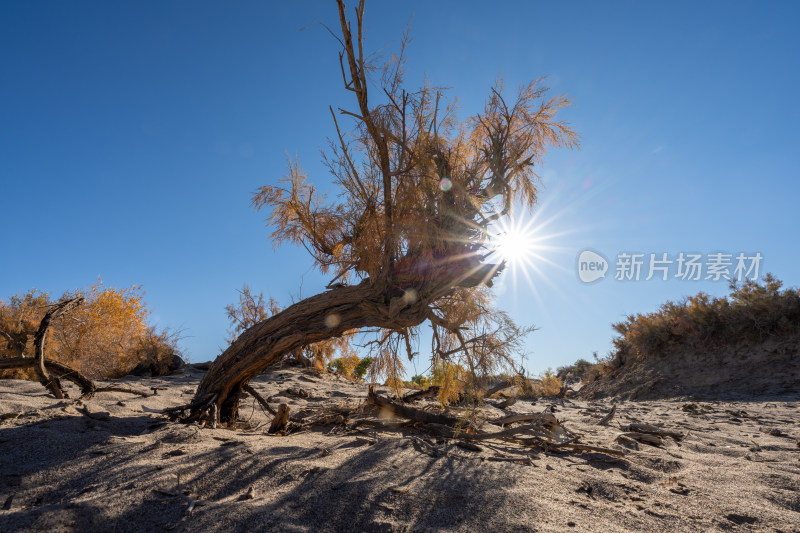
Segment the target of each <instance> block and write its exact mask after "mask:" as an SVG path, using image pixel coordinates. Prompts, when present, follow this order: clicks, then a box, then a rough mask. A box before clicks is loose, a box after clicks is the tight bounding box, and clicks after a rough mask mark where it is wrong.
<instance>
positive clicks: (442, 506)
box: [0, 368, 800, 532]
mask: <svg viewBox="0 0 800 533" xmlns="http://www.w3.org/2000/svg"><path fill="white" fill-rule="evenodd" d="M202 375H203V374H202V372H201V371H198V370H196V369H193V368H186V369H184V370H182V371H181V372H180V373H178V374H176V375H173V376H168V377H163V378H126V379H124V380H121V381H122V382H123V383H124V384H125V385H128V386H131V387H134V388H137V389H139V390H144V391H150V390H151V389H152V388H155V389H156V390H157V395H156V396H152V397H149V398H139V397H134V396H131V395H127V394H120V393H106V394H100V395H98V396H97V397H95V398H93V399H91V400H88V401H86V402H84V403H83V404H81V403H78V402H76V401H73V400H56V399H54V398H52V397H50V396H48V395H47V394H46V392H45V390H44V389H43V388H42V387H41V386H40V385H39V384H38V383H35V382H25V381H16V380H5V381H0V416H5V417H6V418H5V419H3V420H1V421H0V506H1V507H2V509H3V510H0V530H2V531H3V532H10V531H82V532H84V531H104V532H108V531H115V532H123V531H137V532H138V531H164V530H171V531H183V530H190V531H387V532H388V531H470V532H472V531H604V532H605V531H649V532H655V531H692V532H694V531H717V530H720V531H784V532H789V531H800V447H798V438H799V437H800V429H798V421H800V412H798V406H800V398H795V399H793V400H788V401H780V402H778V401H751V402H721V401H702V402H697V401H695V402H693V403H694V404H695V405H694V406H689V407H687V408H686V410H684V408H683V406H684V405H685V404H687V403H689V402H690V400H688V399H672V400H657V401H639V402H636V401H626V402H620V403H618V404H617V412H616V416H615V418H614V419H613V420H612V422H611V424H610V425H609V426H607V427H604V426H598V425H597V424H596V423H597V421H598V420H599V419H600V418H601V417H602V416H603V415H605V414H606V413H607V412H608V411H609V409H610V408H611V405H612V400H607V399H606V400H600V401H594V402H589V401H583V400H577V399H567V400H566V401H565V402H564V405H563V406H562V405H561V403H560V402H559V401H557V400H556V401H546V400H539V401H537V402H531V401H527V400H519V401H518V402H517V403H516V404H514V405H513V406H512V407H511V408H510V409H509V410H508V411H499V410H497V409H494V408H487V409H486V410H487V413H488V414H489V415H491V416H496V415H499V414H502V413H503V412H507V413H511V412H520V413H522V412H540V411H542V410H543V409H544V408H545V407H546V406H548V405H550V404H551V403H554V404H555V409H556V413H555V414H556V416H557V417H558V418H559V420H560V421H562V422H563V424H564V425H565V427H567V428H568V429H570V430H572V431H575V432H577V433H580V434H582V435H583V438H582V440H581V442H583V443H586V444H595V445H601V446H606V447H610V448H615V449H619V450H625V451H626V452H627V455H626V456H625V457H624V458H621V459H619V458H615V457H612V456H609V455H605V454H599V453H586V454H556V453H544V452H541V451H540V452H537V453H534V454H533V458H532V461H531V463H530V464H523V463H517V462H513V463H512V462H494V461H490V460H489V458H490V457H493V456H496V455H497V454H498V453H501V452H503V451H504V447H503V446H502V445H501V444H497V445H496V446H493V447H491V448H490V447H488V446H483V449H482V451H480V452H474V451H469V450H464V449H462V448H459V447H457V446H455V444H454V443H452V442H436V441H435V440H432V441H431V442H432V444H433V446H434V447H436V448H437V449H439V450H440V453H433V452H432V451H431V449H430V447H429V446H422V445H419V444H418V443H415V442H414V441H413V439H411V438H409V437H410V436H413V435H420V434H418V433H415V430H414V429H405V430H400V429H398V428H396V427H391V426H387V427H379V428H376V429H364V430H362V432H361V433H358V432H354V431H347V430H345V429H343V428H342V426H336V425H328V426H321V427H315V428H313V429H310V430H305V431H300V432H297V433H292V434H289V435H286V436H280V435H268V434H266V431H267V427H268V421H269V417H267V416H265V415H264V414H263V413H262V412H261V411H260V409H259V408H258V407H256V406H255V405H254V402H253V399H252V398H248V399H246V400H245V401H244V403H243V407H242V412H241V416H242V417H243V418H244V419H246V420H249V423H250V424H251V425H252V427H251V429H248V430H242V429H239V430H227V429H213V430H212V429H207V428H199V427H198V426H197V425H183V424H177V423H173V422H169V421H167V420H166V418H165V417H164V416H163V415H162V414H160V413H159V412H158V411H159V410H161V409H163V408H165V407H168V406H175V405H179V404H182V403H186V402H187V401H188V400H190V399H191V397H192V393H193V392H194V389H195V387H196V386H197V383H198V382H199V380H200V379H201V378H202ZM253 385H254V387H255V389H256V390H258V391H259V392H261V393H263V395H264V396H265V397H267V396H273V397H274V399H275V401H277V402H285V403H287V404H289V405H290V407H291V409H292V412H294V413H298V412H300V411H301V410H302V409H314V410H315V411H319V410H321V409H324V408H325V407H330V406H345V405H356V404H358V403H359V402H363V401H364V399H365V398H366V394H367V390H366V386H365V385H363V384H358V383H353V382H350V381H347V380H344V379H342V378H337V377H335V376H331V375H315V374H313V373H308V372H307V371H301V370H297V369H289V368H284V369H280V370H276V371H274V372H272V373H270V374H268V375H264V376H261V377H259V378H258V379H257V380H255V381H254V382H253ZM289 388H301V389H303V390H305V391H307V392H308V393H309V397H308V398H298V397H295V396H292V395H291V394H288V393H286V392H283V391H286V389H289ZM385 390H386V389H384V391H385ZM73 392H76V391H74V390H73ZM19 413H21V414H20V416H18V417H16V418H14V417H13V416H11V417H8V416H9V414H14V415H15V414H19ZM630 422H646V423H650V424H657V425H662V426H663V427H664V428H667V429H671V430H677V431H681V432H684V433H687V436H686V437H685V439H684V440H682V441H679V442H675V441H672V440H670V439H667V440H666V442H665V445H664V447H661V448H659V447H653V446H648V445H644V444H638V449H633V448H630V449H629V448H627V447H623V446H622V445H620V444H619V443H617V442H616V441H615V439H616V437H617V436H618V435H619V434H621V433H623V431H622V430H621V429H620V425H621V424H622V425H624V424H628V423H630ZM634 448H635V447H634ZM504 453H506V454H510V453H512V452H511V451H510V450H508V449H505V451H504ZM178 476H180V482H181V487H180V488H181V489H182V491H181V492H184V493H185V494H186V495H187V496H186V498H180V497H176V496H170V495H169V494H168V493H170V492H172V493H177V491H178V490H179V489H177V488H176V484H177V480H178ZM159 490H160V491H165V492H166V494H165V492H159ZM191 502H196V503H197V505H196V506H195V507H194V509H193V510H192V511H191V512H187V510H188V508H189V506H190V503H191Z"/></svg>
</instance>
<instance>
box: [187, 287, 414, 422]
mask: <svg viewBox="0 0 800 533" xmlns="http://www.w3.org/2000/svg"><path fill="white" fill-rule="evenodd" d="M385 295H386V291H385V290H384V289H383V288H382V287H380V286H378V285H376V284H372V283H370V281H369V280H367V281H364V282H362V283H361V284H359V285H354V286H345V287H338V288H335V289H332V290H330V291H327V292H324V293H321V294H318V295H316V296H312V297H310V298H307V299H305V300H302V301H300V302H298V303H296V304H294V305H292V306H290V307H288V308H286V309H285V310H283V311H281V312H280V313H278V314H276V315H274V316H272V317H270V318H268V319H266V320H264V321H262V322H260V323H258V324H256V325H255V326H253V327H251V328H250V329H248V330H247V331H245V332H244V333H243V334H242V335H241V336H240V337H239V338H238V339H236V341H235V342H234V343H233V344H231V346H230V347H229V348H228V349H227V350H225V351H224V352H223V353H222V354H221V355H220V356H219V357H217V359H216V360H215V361H214V363H213V364H212V365H211V368H210V369H209V370H208V372H207V373H206V375H205V377H204V378H203V380H202V381H201V383H200V386H199V387H198V389H197V393H196V394H195V397H194V399H193V401H192V403H191V404H190V406H189V410H190V413H189V415H188V417H187V418H186V419H185V420H187V421H189V420H197V419H201V418H203V417H205V416H207V414H211V415H212V416H213V417H214V418H215V419H216V418H218V419H219V421H220V422H231V421H234V420H235V419H236V414H237V410H238V401H239V393H240V392H241V390H242V387H243V386H244V385H246V384H247V382H248V381H250V380H251V379H252V378H254V377H255V376H256V375H258V374H259V373H261V372H263V371H264V370H265V369H267V368H268V367H270V366H271V365H274V364H275V363H277V362H278V361H280V359H281V358H282V357H283V356H284V355H285V354H287V353H289V352H291V351H293V350H295V349H297V348H300V347H302V346H306V345H308V344H312V343H315V342H319V341H322V340H325V339H329V338H332V337H340V336H342V335H343V334H345V333H347V332H348V331H351V330H354V329H357V328H366V327H383V328H392V329H400V328H405V327H412V326H417V325H419V324H421V323H422V322H423V321H424V320H425V319H426V318H427V316H428V302H426V301H424V300H423V299H419V300H417V301H415V302H410V301H408V300H409V299H408V298H405V299H404V298H403V296H402V294H401V295H398V296H395V297H394V298H391V299H389V303H388V304H387V303H386V300H387V298H386V297H385Z"/></svg>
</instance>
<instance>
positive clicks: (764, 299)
mask: <svg viewBox="0 0 800 533" xmlns="http://www.w3.org/2000/svg"><path fill="white" fill-rule="evenodd" d="M782 285H783V283H782V282H781V281H779V280H777V279H776V278H775V277H774V276H772V274H767V275H766V276H764V279H763V280H762V281H761V282H760V283H759V282H758V281H753V280H747V281H745V282H744V283H741V284H737V283H736V281H735V280H734V281H733V282H732V283H731V284H730V290H731V293H730V294H729V295H728V296H724V297H721V298H717V297H712V296H709V295H708V294H705V293H702V292H701V293H699V294H697V295H696V296H690V297H689V298H686V299H685V300H683V301H681V302H677V303H676V302H667V303H665V304H664V305H662V306H661V307H660V308H659V310H658V311H655V312H653V313H649V314H644V315H642V314H639V315H630V316H628V317H627V319H626V320H625V321H624V322H620V323H617V324H614V329H615V330H616V331H617V332H618V333H619V334H620V336H619V337H617V338H616V339H614V347H615V353H614V361H613V362H614V364H615V365H616V366H619V365H622V364H624V363H625V361H626V360H627V359H629V358H643V357H650V356H653V355H663V354H665V353H667V352H669V351H672V350H673V349H675V348H680V347H689V348H693V349H702V350H713V349H717V348H720V347H724V346H728V345H731V344H735V345H741V344H743V343H746V344H755V343H759V342H763V341H764V340H766V339H768V338H769V337H772V336H776V335H787V334H793V333H797V332H799V331H800V290H798V289H785V290H781V286H782Z"/></svg>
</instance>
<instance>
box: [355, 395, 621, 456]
mask: <svg viewBox="0 0 800 533" xmlns="http://www.w3.org/2000/svg"><path fill="white" fill-rule="evenodd" d="M368 401H369V402H370V403H372V404H373V405H376V406H378V407H380V408H381V409H388V410H389V411H390V412H391V413H392V414H394V415H396V416H398V417H402V418H407V419H409V420H413V421H415V422H417V423H418V425H419V426H420V427H421V428H422V429H425V430H427V431H429V432H431V433H433V434H435V435H439V436H442V437H446V438H449V439H457V440H460V441H466V442H469V443H475V442H483V441H489V440H502V441H505V442H510V443H515V444H521V445H523V446H532V447H538V448H541V449H543V450H546V451H554V452H555V451H559V450H561V449H565V450H572V451H578V452H584V451H587V452H598V453H604V454H607V455H614V456H618V457H622V456H624V455H625V453H624V452H622V451H619V450H613V449H610V448H604V447H600V446H590V445H585V444H578V443H577V440H578V438H579V437H578V436H577V435H572V434H570V433H569V432H568V431H566V430H565V429H564V428H563V426H561V424H560V423H559V422H558V419H556V417H555V415H554V414H553V413H552V412H551V411H550V410H549V409H545V411H544V412H542V413H536V414H524V415H522V414H520V415H510V416H507V417H503V418H500V419H496V420H493V421H492V422H493V423H495V424H497V423H502V424H500V425H504V424H511V423H514V422H520V421H526V422H530V423H528V424H524V425H521V426H516V427H508V428H504V429H502V430H500V431H495V432H482V431H478V430H476V429H474V428H471V427H468V426H467V425H466V424H465V420H464V419H462V418H457V417H453V416H450V415H445V414H437V413H430V412H428V411H423V410H422V409H416V408H414V407H410V406H407V405H404V404H402V403H400V402H396V401H393V400H390V399H388V398H384V397H382V396H380V395H378V394H376V393H375V391H374V389H373V388H372V387H370V391H369V396H368ZM564 437H567V439H566V440H563V439H564ZM417 440H420V439H417ZM422 442H424V441H422ZM425 444H426V445H428V446H431V445H429V444H428V443H425ZM469 449H473V450H474V448H469ZM478 449H480V448H478ZM437 450H438V449H437ZM475 451H477V450H475ZM437 453H438V452H437Z"/></svg>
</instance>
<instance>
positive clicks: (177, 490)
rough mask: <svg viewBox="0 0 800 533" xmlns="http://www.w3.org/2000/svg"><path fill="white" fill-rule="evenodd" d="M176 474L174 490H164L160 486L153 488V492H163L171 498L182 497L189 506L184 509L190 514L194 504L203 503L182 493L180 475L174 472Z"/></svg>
mask: <svg viewBox="0 0 800 533" xmlns="http://www.w3.org/2000/svg"><path fill="white" fill-rule="evenodd" d="M176 475H177V476H178V482H177V484H176V485H175V490H166V489H162V488H155V489H153V490H154V491H155V492H158V493H159V494H164V495H165V496H171V497H173V498H180V499H182V500H183V501H185V502H186V503H188V504H189V507H188V508H187V509H186V514H187V515H189V514H192V511H193V510H194V508H195V507H196V506H198V505H204V503H203V502H202V501H200V500H193V499H192V498H190V497H188V496H187V495H186V494H184V489H183V486H182V485H181V475H180V474H176Z"/></svg>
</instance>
